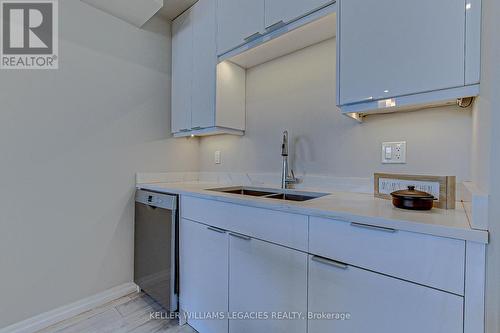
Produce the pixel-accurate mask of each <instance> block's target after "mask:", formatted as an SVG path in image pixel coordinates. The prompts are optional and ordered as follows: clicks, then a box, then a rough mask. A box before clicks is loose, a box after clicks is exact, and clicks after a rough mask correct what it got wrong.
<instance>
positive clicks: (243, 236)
mask: <svg viewBox="0 0 500 333" xmlns="http://www.w3.org/2000/svg"><path fill="white" fill-rule="evenodd" d="M229 236H233V237H236V238H240V239H243V240H247V241H249V240H251V239H252V238H251V237H248V236H245V235H240V234H235V233H234V232H230V233H229Z"/></svg>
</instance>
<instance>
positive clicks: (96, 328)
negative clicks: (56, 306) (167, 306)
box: [37, 293, 196, 333]
mask: <svg viewBox="0 0 500 333" xmlns="http://www.w3.org/2000/svg"><path fill="white" fill-rule="evenodd" d="M156 311H164V310H163V308H162V307H161V306H160V305H159V304H158V303H156V302H155V301H153V300H152V299H151V298H150V297H149V296H147V295H145V294H143V293H133V294H130V295H128V296H125V297H122V298H120V299H117V300H115V301H112V302H109V303H107V304H105V305H103V306H100V307H97V308H95V309H92V310H90V311H87V312H85V313H82V314H80V315H78V316H75V317H73V318H70V319H68V320H65V321H63V322H60V323H58V324H55V325H53V326H51V327H48V328H46V329H43V330H41V331H38V332H37V333H196V331H195V330H194V329H192V328H191V327H189V326H188V325H185V326H179V325H178V321H177V320H161V319H157V320H156V319H151V318H150V313H151V312H156Z"/></svg>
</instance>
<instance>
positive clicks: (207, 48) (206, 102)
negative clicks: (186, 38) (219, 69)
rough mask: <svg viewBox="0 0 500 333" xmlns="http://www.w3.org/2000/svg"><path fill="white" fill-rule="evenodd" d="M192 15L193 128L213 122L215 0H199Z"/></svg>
mask: <svg viewBox="0 0 500 333" xmlns="http://www.w3.org/2000/svg"><path fill="white" fill-rule="evenodd" d="M192 17H193V81H192V85H193V86H192V92H193V95H192V98H193V100H192V110H191V112H192V114H191V118H192V120H191V125H192V126H191V127H192V128H193V129H201V128H207V127H211V126H213V125H214V117H215V110H214V109H215V82H216V64H217V46H216V45H217V44H216V43H217V38H216V33H217V20H216V2H215V0H202V1H199V2H198V3H197V4H196V5H194V6H193V9H192Z"/></svg>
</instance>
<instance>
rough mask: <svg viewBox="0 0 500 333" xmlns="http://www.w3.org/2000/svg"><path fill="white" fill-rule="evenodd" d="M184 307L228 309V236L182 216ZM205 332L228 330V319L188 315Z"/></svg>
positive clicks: (208, 310) (202, 310)
mask: <svg viewBox="0 0 500 333" xmlns="http://www.w3.org/2000/svg"><path fill="white" fill-rule="evenodd" d="M180 225H181V226H180V243H179V245H180V308H181V309H182V310H184V311H187V312H189V313H201V314H203V313H212V312H213V313H215V312H223V313H224V314H225V313H226V312H227V311H228V288H227V285H228V274H229V273H228V237H227V234H226V233H225V232H224V231H222V230H217V229H213V228H210V227H208V226H206V225H204V224H199V223H196V222H192V221H189V220H185V219H182V220H181V224H180ZM188 323H189V325H191V326H192V327H193V328H194V329H196V330H197V331H199V332H203V333H226V332H227V330H228V320H227V318H226V319H204V318H201V316H198V318H194V317H193V318H188Z"/></svg>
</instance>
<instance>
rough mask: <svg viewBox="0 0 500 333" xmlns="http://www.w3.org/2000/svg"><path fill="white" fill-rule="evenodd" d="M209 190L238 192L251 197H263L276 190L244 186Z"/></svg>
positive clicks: (272, 193)
mask: <svg viewBox="0 0 500 333" xmlns="http://www.w3.org/2000/svg"><path fill="white" fill-rule="evenodd" d="M210 191H217V192H224V193H231V194H240V195H250V196H252V197H263V196H267V195H274V194H276V192H268V191H264V190H260V189H251V188H244V187H238V188H222V189H218V188H215V189H210Z"/></svg>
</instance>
